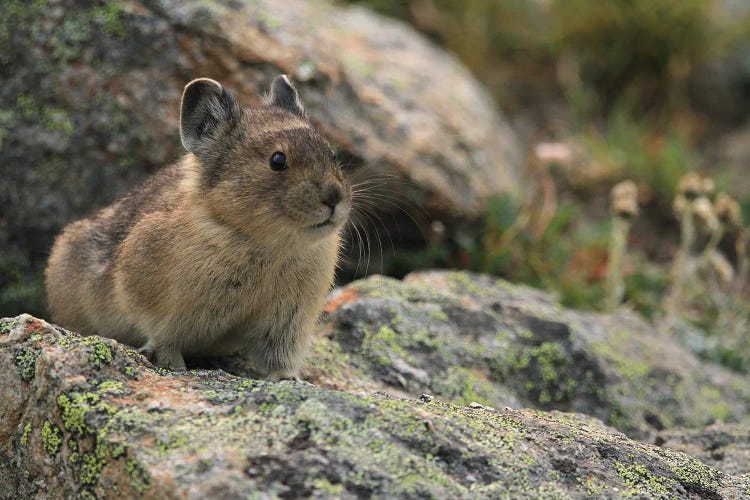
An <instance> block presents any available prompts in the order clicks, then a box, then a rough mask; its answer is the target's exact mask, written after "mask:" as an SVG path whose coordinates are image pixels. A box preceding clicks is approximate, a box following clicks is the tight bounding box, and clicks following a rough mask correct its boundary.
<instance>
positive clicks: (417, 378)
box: [303, 271, 750, 441]
mask: <svg viewBox="0 0 750 500" xmlns="http://www.w3.org/2000/svg"><path fill="white" fill-rule="evenodd" d="M325 320H326V325H325V330H324V335H323V336H321V337H320V338H319V339H318V340H317V342H316V344H315V346H314V353H313V354H312V355H311V356H310V357H309V359H308V366H307V368H306V369H305V374H304V377H303V378H305V379H306V380H310V381H312V382H314V383H315V384H317V385H322V386H324V387H330V388H337V389H344V390H366V391H372V390H384V391H388V392H391V393H393V394H400V395H402V396H404V397H418V396H419V395H420V394H422V393H431V394H435V395H436V396H438V397H440V398H442V399H445V400H447V401H450V402H453V403H455V404H468V403H470V402H472V401H475V402H478V403H482V404H486V405H490V406H493V407H498V408H502V407H505V406H509V407H513V408H518V407H533V408H542V409H550V410H551V409H555V410H564V411H572V412H578V413H585V414H587V415H591V416H594V417H596V418H598V419H600V420H602V421H604V422H605V423H607V424H609V425H612V426H614V427H616V428H617V429H618V430H620V431H622V432H624V433H626V434H628V435H629V436H631V437H635V438H640V439H646V440H649V441H652V440H653V439H654V437H655V435H656V432H657V431H660V430H662V429H667V428H672V427H675V426H685V427H691V428H699V427H703V426H705V425H707V424H710V423H713V422H715V421H734V422H748V420H749V419H748V415H749V414H750V384H748V377H747V376H743V375H741V374H737V373H734V372H731V371H729V370H727V369H725V368H722V367H720V366H718V365H714V364H711V363H709V362H705V361H702V360H700V359H699V358H697V357H696V356H695V355H694V354H693V353H692V352H691V351H690V350H689V349H687V348H686V347H684V346H682V345H681V344H680V343H679V341H678V339H677V338H676V337H674V336H672V335H670V334H668V333H665V332H663V331H660V330H659V329H657V328H656V327H654V326H653V325H652V324H650V323H648V322H646V321H644V320H643V319H642V318H640V317H638V316H637V315H635V314H633V313H630V312H626V311H622V312H618V313H615V314H612V315H609V314H597V313H589V312H578V311H573V310H569V309H564V308H562V307H561V306H560V305H559V304H558V303H556V302H555V301H553V300H552V299H551V298H550V297H549V296H548V295H546V294H544V293H542V292H540V291H538V290H534V289H531V288H527V287H523V286H518V285H511V284H509V283H507V282H505V281H503V280H498V279H496V278H492V277H489V276H480V275H473V274H470V273H464V272H441V271H434V272H424V273H415V274H412V275H409V276H407V277H406V278H405V279H404V280H403V281H399V280H395V279H392V278H386V277H381V276H374V277H370V278H368V279H365V280H360V281H356V282H354V283H351V284H349V285H347V286H346V287H344V288H341V289H339V290H337V291H335V292H334V293H333V295H332V296H331V299H330V301H329V304H328V309H327V312H326V316H325Z"/></svg>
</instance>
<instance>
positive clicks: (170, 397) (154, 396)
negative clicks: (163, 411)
mask: <svg viewBox="0 0 750 500" xmlns="http://www.w3.org/2000/svg"><path fill="white" fill-rule="evenodd" d="M186 380H191V378H190V377H178V378H172V377H166V376H161V375H156V374H151V373H148V372H146V371H144V372H143V374H142V376H141V378H140V379H139V380H137V381H136V380H128V381H127V382H126V383H127V384H128V385H129V387H130V389H131V390H132V391H133V392H132V393H131V394H132V395H130V396H128V395H124V396H109V398H111V399H112V401H117V402H118V403H120V404H124V405H133V406H135V405H139V404H141V403H142V401H140V400H142V399H148V400H151V401H159V402H162V403H163V404H164V406H168V407H171V408H180V407H189V408H193V409H195V408H196V407H197V406H199V405H201V404H203V403H202V402H201V398H200V397H199V396H198V395H197V392H196V391H191V390H185V389H186V387H190V384H186ZM192 381H197V379H192ZM144 387H148V397H147V398H144V397H143V395H141V391H143V388H144ZM205 406H206V407H207V408H208V407H209V406H210V405H208V404H207V403H206V404H205Z"/></svg>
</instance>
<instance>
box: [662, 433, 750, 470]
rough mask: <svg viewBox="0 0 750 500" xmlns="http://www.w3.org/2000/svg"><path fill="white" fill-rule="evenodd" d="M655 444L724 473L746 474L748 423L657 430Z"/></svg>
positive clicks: (749, 456) (749, 464)
mask: <svg viewBox="0 0 750 500" xmlns="http://www.w3.org/2000/svg"><path fill="white" fill-rule="evenodd" d="M656 443H657V444H658V445H659V446H662V447H664V448H669V449H670V450H675V451H681V452H685V453H688V454H690V455H692V456H694V457H696V458H697V459H698V460H700V461H701V462H703V463H704V464H707V465H710V466H711V467H714V468H715V469H718V470H720V471H723V472H725V473H727V474H732V475H735V476H739V475H742V474H745V475H748V476H750V426H747V425H742V424H718V423H717V424H713V425H709V426H708V427H706V428H705V429H668V430H665V431H662V432H660V433H659V435H658V436H657V437H656Z"/></svg>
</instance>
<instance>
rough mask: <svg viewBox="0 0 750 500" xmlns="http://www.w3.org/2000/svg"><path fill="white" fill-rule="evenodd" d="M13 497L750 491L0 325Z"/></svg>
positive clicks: (562, 429)
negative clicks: (159, 366)
mask: <svg viewBox="0 0 750 500" xmlns="http://www.w3.org/2000/svg"><path fill="white" fill-rule="evenodd" d="M0 388H1V389H0V390H1V391H2V394H1V395H0V396H1V397H0V497H2V498H63V497H70V498H72V497H75V498H103V497H105V496H118V497H123V498H134V497H137V496H140V495H143V496H144V497H146V498H247V497H253V498H254V497H257V496H259V495H260V496H264V497H269V498H276V497H283V498H301V497H311V496H318V497H321V496H323V497H339V498H361V497H366V496H371V495H377V496H381V497H395V496H399V497H412V498H413V497H436V498H477V497H511V498H591V497H597V498H620V497H631V498H632V497H636V498H695V499H699V498H701V499H702V498H717V499H718V498H744V497H746V496H747V495H750V479H749V478H747V477H741V476H733V475H730V474H726V473H723V472H720V471H718V470H716V469H714V468H712V467H709V466H707V465H704V464H702V463H701V462H699V461H698V460H696V459H694V458H691V457H689V456H688V455H685V454H682V453H677V452H673V451H669V450H665V449H662V448H659V447H655V446H651V445H647V444H643V443H638V442H635V441H631V440H629V439H628V438H626V437H625V436H624V435H622V434H620V433H619V432H617V431H615V430H614V429H611V428H608V427H605V426H604V425H602V424H601V423H600V422H598V421H596V420H595V419H592V418H589V417H584V416H581V415H576V414H565V413H558V412H540V411H533V410H510V409H505V410H495V409H492V408H487V407H482V406H481V405H476V404H475V405H472V407H459V406H452V405H450V404H446V403H443V402H440V401H438V400H436V399H432V398H430V397H426V396H425V397H423V398H421V399H419V400H397V399H391V398H389V397H386V396H382V395H377V394H371V395H367V394H352V393H347V392H340V391H334V390H328V389H320V388H315V387H313V386H310V385H308V384H306V383H301V382H276V383H272V382H263V381H257V380H250V379H243V378H239V377H234V376H230V375H227V374H226V373H224V372H221V371H206V370H196V371H188V372H186V373H184V374H181V375H176V374H172V373H168V372H166V371H162V370H155V369H153V368H152V367H151V366H150V365H149V364H148V363H147V362H146V361H145V359H144V358H142V357H141V356H139V355H138V354H136V353H135V352H133V351H132V350H130V349H126V348H124V347H123V346H121V345H119V344H117V343H116V342H114V341H112V340H106V339H101V338H98V337H90V338H86V339H84V338H81V337H80V336H78V335H77V334H74V333H70V332H67V331H65V330H63V329H61V328H59V327H56V326H54V325H50V324H48V323H45V322H44V321H41V320H38V319H35V318H33V317H31V316H29V315H22V316H19V317H17V318H13V319H5V320H2V322H1V323H0Z"/></svg>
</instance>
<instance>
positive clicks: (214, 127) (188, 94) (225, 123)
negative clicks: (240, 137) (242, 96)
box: [180, 78, 242, 153]
mask: <svg viewBox="0 0 750 500" xmlns="http://www.w3.org/2000/svg"><path fill="white" fill-rule="evenodd" d="M241 114H242V111H241V109H240V106H239V104H237V101H236V100H235V99H234V96H232V94H230V93H229V92H228V91H227V90H226V89H225V88H224V87H222V86H221V84H220V83H219V82H217V81H216V80H211V79H210V78H198V79H197V80H193V81H192V82H190V83H188V84H187V85H185V90H184V91H183V93H182V103H181V104H180V139H181V140H182V145H183V146H185V149H187V150H188V151H190V152H192V153H196V152H197V150H200V149H201V147H202V146H205V145H207V144H208V143H209V142H210V141H211V140H212V139H216V138H217V137H219V136H220V135H221V134H222V133H223V132H225V131H226V130H228V129H230V128H231V127H232V126H233V125H234V124H236V123H237V122H238V121H239V119H240V116H241Z"/></svg>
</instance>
